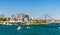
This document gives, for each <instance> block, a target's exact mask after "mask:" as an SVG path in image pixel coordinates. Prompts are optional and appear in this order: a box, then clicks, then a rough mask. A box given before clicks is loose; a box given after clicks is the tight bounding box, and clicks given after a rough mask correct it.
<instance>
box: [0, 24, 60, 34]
mask: <svg viewBox="0 0 60 35" xmlns="http://www.w3.org/2000/svg"><path fill="white" fill-rule="evenodd" d="M58 25H59V24H58ZM58 25H57V24H56V25H55V26H53V25H29V26H27V25H22V26H21V29H20V30H17V28H18V26H5V25H0V35H60V28H59V27H60V25H59V26H58ZM27 27H28V28H27Z"/></svg>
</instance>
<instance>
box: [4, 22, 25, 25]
mask: <svg viewBox="0 0 60 35" xmlns="http://www.w3.org/2000/svg"><path fill="white" fill-rule="evenodd" d="M22 24H24V23H23V22H21V21H7V22H5V23H4V25H22Z"/></svg>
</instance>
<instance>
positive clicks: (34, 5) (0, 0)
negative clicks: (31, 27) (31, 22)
mask: <svg viewBox="0 0 60 35" xmlns="http://www.w3.org/2000/svg"><path fill="white" fill-rule="evenodd" d="M16 13H25V14H28V15H29V16H30V17H35V18H40V17H41V16H43V15H44V14H49V15H50V16H51V17H52V18H54V19H60V0H0V14H4V15H5V16H7V17H9V16H11V15H12V14H16Z"/></svg>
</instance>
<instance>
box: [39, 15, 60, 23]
mask: <svg viewBox="0 0 60 35" xmlns="http://www.w3.org/2000/svg"><path fill="white" fill-rule="evenodd" d="M40 19H41V20H43V21H44V22H60V20H55V19H54V18H52V17H51V16H50V15H49V14H44V15H42V16H41V17H40Z"/></svg>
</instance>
